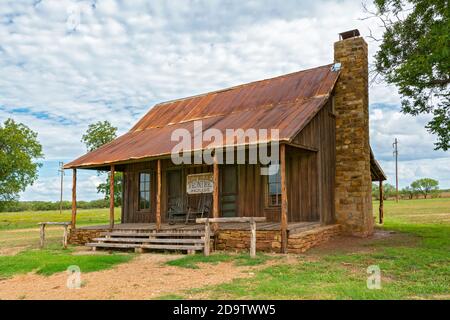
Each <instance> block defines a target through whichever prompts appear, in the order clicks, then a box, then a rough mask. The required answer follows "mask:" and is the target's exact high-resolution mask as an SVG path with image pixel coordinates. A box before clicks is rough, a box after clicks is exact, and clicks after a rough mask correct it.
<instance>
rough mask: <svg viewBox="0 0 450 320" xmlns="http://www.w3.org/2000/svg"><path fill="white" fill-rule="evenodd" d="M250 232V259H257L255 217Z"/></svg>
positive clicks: (252, 219) (251, 222)
mask: <svg viewBox="0 0 450 320" xmlns="http://www.w3.org/2000/svg"><path fill="white" fill-rule="evenodd" d="M250 232H251V238H250V257H251V258H255V257H256V222H255V219H254V218H253V217H252V218H251V220H250Z"/></svg>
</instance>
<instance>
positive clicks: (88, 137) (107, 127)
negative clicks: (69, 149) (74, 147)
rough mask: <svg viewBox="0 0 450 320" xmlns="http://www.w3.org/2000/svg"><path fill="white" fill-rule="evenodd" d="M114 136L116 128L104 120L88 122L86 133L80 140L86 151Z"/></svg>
mask: <svg viewBox="0 0 450 320" xmlns="http://www.w3.org/2000/svg"><path fill="white" fill-rule="evenodd" d="M116 137H117V128H116V127H113V126H112V125H111V123H110V122H109V121H106V120H105V121H103V122H102V121H98V122H96V123H92V124H90V125H89V126H88V129H87V131H86V133H85V134H83V136H82V137H81V142H83V143H84V144H85V145H86V148H87V151H93V150H95V149H98V148H100V147H101V146H103V145H104V144H107V143H108V142H111V141H113V140H114V139H115V138H116Z"/></svg>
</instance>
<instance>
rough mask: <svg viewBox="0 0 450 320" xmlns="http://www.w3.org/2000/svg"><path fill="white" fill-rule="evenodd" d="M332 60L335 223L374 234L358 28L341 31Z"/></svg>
mask: <svg viewBox="0 0 450 320" xmlns="http://www.w3.org/2000/svg"><path fill="white" fill-rule="evenodd" d="M334 60H335V62H336V63H340V64H341V66H340V68H341V71H340V72H341V73H340V76H339V79H338V81H337V83H336V87H335V95H334V110H335V114H336V187H335V213H336V221H337V223H339V224H341V225H342V226H343V230H344V232H345V233H347V234H351V235H355V236H368V235H370V234H372V233H373V224H374V218H373V216H372V181H371V173H370V145H369V92H368V77H369V74H368V57H367V43H366V42H365V41H364V39H363V38H362V37H360V36H359V31H358V30H351V31H347V32H343V33H341V34H340V41H338V42H336V43H335V44H334Z"/></svg>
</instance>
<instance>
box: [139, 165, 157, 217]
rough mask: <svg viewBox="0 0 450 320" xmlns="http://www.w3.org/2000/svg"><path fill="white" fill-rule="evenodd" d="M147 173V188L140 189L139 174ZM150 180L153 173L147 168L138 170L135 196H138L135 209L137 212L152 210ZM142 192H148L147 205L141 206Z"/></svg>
mask: <svg viewBox="0 0 450 320" xmlns="http://www.w3.org/2000/svg"><path fill="white" fill-rule="evenodd" d="M142 174H147V175H148V181H147V187H148V190H141V181H142V180H141V175H142ZM152 182H153V175H152V172H151V171H149V170H145V171H139V172H138V186H137V197H138V207H137V211H139V212H149V211H151V210H152ZM143 192H148V207H144V208H142V207H141V200H142V198H141V194H142V193H143ZM144 201H145V200H144Z"/></svg>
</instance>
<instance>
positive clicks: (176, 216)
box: [167, 198, 186, 225]
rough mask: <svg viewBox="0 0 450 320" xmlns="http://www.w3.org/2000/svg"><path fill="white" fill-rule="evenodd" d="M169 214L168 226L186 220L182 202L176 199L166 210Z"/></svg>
mask: <svg viewBox="0 0 450 320" xmlns="http://www.w3.org/2000/svg"><path fill="white" fill-rule="evenodd" d="M167 212H168V214H169V224H170V225H173V224H175V223H176V222H177V221H184V220H185V218H186V211H185V210H184V205H183V200H182V199H181V198H177V199H176V200H175V201H174V203H173V204H172V205H171V206H169V209H168V210H167Z"/></svg>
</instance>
